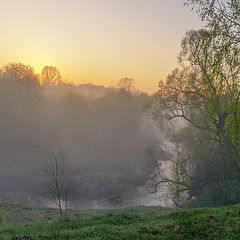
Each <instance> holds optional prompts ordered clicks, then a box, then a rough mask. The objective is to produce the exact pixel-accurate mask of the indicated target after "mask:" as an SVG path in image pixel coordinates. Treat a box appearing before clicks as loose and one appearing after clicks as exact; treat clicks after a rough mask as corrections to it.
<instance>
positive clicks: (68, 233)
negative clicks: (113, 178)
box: [0, 205, 240, 240]
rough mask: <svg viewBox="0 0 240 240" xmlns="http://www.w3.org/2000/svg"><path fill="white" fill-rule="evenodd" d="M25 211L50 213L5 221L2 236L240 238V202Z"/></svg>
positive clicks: (7, 239) (6, 239)
mask: <svg viewBox="0 0 240 240" xmlns="http://www.w3.org/2000/svg"><path fill="white" fill-rule="evenodd" d="M25 211H30V212H32V216H33V215H35V214H36V212H38V213H39V214H40V213H41V214H43V213H44V212H45V211H48V213H50V212H51V214H49V216H48V217H45V219H38V217H36V220H34V221H30V220H27V219H24V220H23V222H21V223H19V222H17V223H9V224H7V223H3V224H2V225H1V226H0V239H1V240H23V239H31V240H33V239H39V240H52V239H53V240H54V239H56V240H78V239H86V240H90V239H91V240H103V239H104V240H120V239H123V240H133V239H134V240H151V239H160V240H161V239H172V240H188V239H189V240H190V239H207V240H209V239H216V240H220V239H229V240H230V239H236V240H237V239H240V205H235V206H229V207H224V208H201V209H190V210H185V211H176V210H171V209H166V208H161V207H141V206H140V207H134V208H127V209H121V210H111V211H110V210H98V211H95V210H89V211H71V212H70V213H69V215H70V217H69V218H65V219H62V220H61V219H54V217H55V216H54V214H57V211H56V210H53V209H32V210H25ZM34 212H35V213H34ZM33 213H34V214H33ZM53 213H54V214H53ZM23 214H26V212H23ZM45 214H46V215H47V213H46V212H45Z"/></svg>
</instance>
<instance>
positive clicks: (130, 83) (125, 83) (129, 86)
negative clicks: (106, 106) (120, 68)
mask: <svg viewBox="0 0 240 240" xmlns="http://www.w3.org/2000/svg"><path fill="white" fill-rule="evenodd" d="M117 86H118V88H120V89H121V90H125V91H127V92H130V91H132V90H134V80H133V79H132V78H128V77H125V78H121V79H120V80H119V82H118V84H117Z"/></svg>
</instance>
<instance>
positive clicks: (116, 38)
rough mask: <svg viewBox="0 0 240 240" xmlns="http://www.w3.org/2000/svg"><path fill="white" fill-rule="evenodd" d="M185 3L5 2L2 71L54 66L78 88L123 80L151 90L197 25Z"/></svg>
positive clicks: (141, 0) (0, 41)
mask: <svg viewBox="0 0 240 240" xmlns="http://www.w3.org/2000/svg"><path fill="white" fill-rule="evenodd" d="M183 1H184V0H182V1H181V0H171V1H169V0H161V1H159V0H148V1H145V0H131V1H129V0H114V1H112V0H101V1H99V0H78V1H76V0H51V1H48V0H22V1H19V0H10V1H5V2H4V3H2V4H1V8H0V29H1V35H2V38H1V39H0V52H1V58H0V67H1V66H3V65H6V64H7V63H9V62H21V63H23V64H27V65H30V66H32V67H33V68H34V69H35V72H36V73H41V71H42V68H43V67H44V66H56V67H57V68H58V69H59V70H60V72H61V74H62V76H63V78H64V79H68V80H69V81H73V82H74V83H76V84H80V83H88V82H91V83H92V84H96V85H105V86H115V85H116V83H117V82H118V80H119V79H121V78H123V77H129V78H133V79H134V80H135V85H136V88H138V89H139V90H142V91H146V92H149V93H152V92H154V91H156V90H157V85H158V81H159V80H161V79H165V77H166V76H167V75H168V74H169V73H170V72H171V70H172V69H173V68H174V67H175V66H176V62H177V61H176V59H177V55H178V52H179V49H180V42H181V39H182V37H183V35H184V33H185V32H186V31H187V30H190V29H192V28H199V26H200V20H199V19H198V17H197V16H196V15H195V14H194V13H191V11H190V9H188V8H184V7H183V6H182V3H183Z"/></svg>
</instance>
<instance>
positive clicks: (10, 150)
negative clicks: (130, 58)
mask: <svg viewBox="0 0 240 240" xmlns="http://www.w3.org/2000/svg"><path fill="white" fill-rule="evenodd" d="M118 85H119V88H109V89H108V88H104V87H102V86H100V87H97V86H93V85H90V84H89V85H88V86H86V85H84V89H85V92H87V93H86V94H82V90H83V89H82V88H81V86H76V85H74V84H70V83H67V82H66V81H63V80H62V77H61V74H60V72H59V70H58V69H57V68H55V67H51V66H47V67H44V68H43V71H42V74H41V75H40V76H39V75H37V74H35V73H34V70H33V68H31V67H30V66H26V65H24V64H16V63H10V64H8V65H6V66H4V67H3V68H2V72H1V74H0V92H1V93H0V96H1V101H0V105H1V106H0V111H1V120H0V129H1V133H2V134H1V136H0V142H1V144H0V146H1V151H0V154H1V174H0V177H1V186H0V191H1V196H0V197H1V198H2V199H3V200H4V199H12V200H15V201H22V202H25V203H28V202H29V203H32V204H33V203H36V204H41V198H43V199H51V200H56V199H54V197H53V196H52V194H51V193H50V192H49V191H47V189H46V183H47V182H48V178H49V176H46V174H45V173H44V171H42V170H41V169H39V168H38V166H37V165H38V162H39V161H42V160H43V159H44V158H45V157H46V156H45V155H46V154H47V153H49V150H48V146H51V148H52V149H55V150H56V151H63V152H64V153H65V154H66V156H67V158H66V159H65V162H66V165H67V166H68V167H69V168H70V169H72V170H71V191H69V195H68V198H69V201H72V202H74V201H75V200H78V201H88V200H99V199H101V200H104V199H105V200H106V202H107V201H108V199H113V196H117V197H119V198H122V199H123V200H124V199H128V200H131V198H132V197H133V196H134V192H135V191H136V189H137V187H139V186H144V185H145V182H146V180H147V178H148V175H149V173H150V172H151V171H152V164H153V160H152V157H151V156H150V155H149V149H151V148H152V146H151V144H152V142H157V141H159V140H158V139H157V138H156V137H155V136H151V135H150V134H148V131H146V129H145V128H144V124H143V112H144V107H145V105H146V104H147V103H148V101H149V100H150V96H149V95H147V94H145V93H142V92H137V91H136V90H134V89H133V80H132V79H129V78H124V79H122V80H120V81H119V84H118ZM52 155H53V159H55V158H54V157H55V155H54V154H52ZM45 163H46V162H45ZM45 166H46V164H45ZM48 170H49V169H48ZM130 195H131V196H130ZM58 203H59V202H58ZM76 204H77V203H76ZM58 205H60V204H58Z"/></svg>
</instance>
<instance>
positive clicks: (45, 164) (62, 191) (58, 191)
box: [39, 148, 71, 217]
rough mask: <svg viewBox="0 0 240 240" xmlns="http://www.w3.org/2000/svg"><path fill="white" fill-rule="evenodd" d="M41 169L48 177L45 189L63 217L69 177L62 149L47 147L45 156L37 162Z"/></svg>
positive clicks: (65, 208) (66, 201)
mask: <svg viewBox="0 0 240 240" xmlns="http://www.w3.org/2000/svg"><path fill="white" fill-rule="evenodd" d="M39 163H40V167H41V169H42V170H43V171H44V173H45V174H46V175H47V176H48V177H49V180H48V183H47V190H48V192H49V194H50V195H51V198H52V199H51V200H52V201H53V203H54V204H56V205H57V206H58V208H59V211H60V216H61V217H63V213H64V210H65V214H66V212H67V207H68V206H67V203H68V194H69V187H70V182H71V177H70V174H69V170H68V168H67V164H66V156H65V154H64V152H63V151H61V150H59V151H57V152H56V151H54V150H53V149H51V148H49V149H48V153H47V154H46V156H45V157H44V158H43V159H42V160H41V161H40V162H39Z"/></svg>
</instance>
